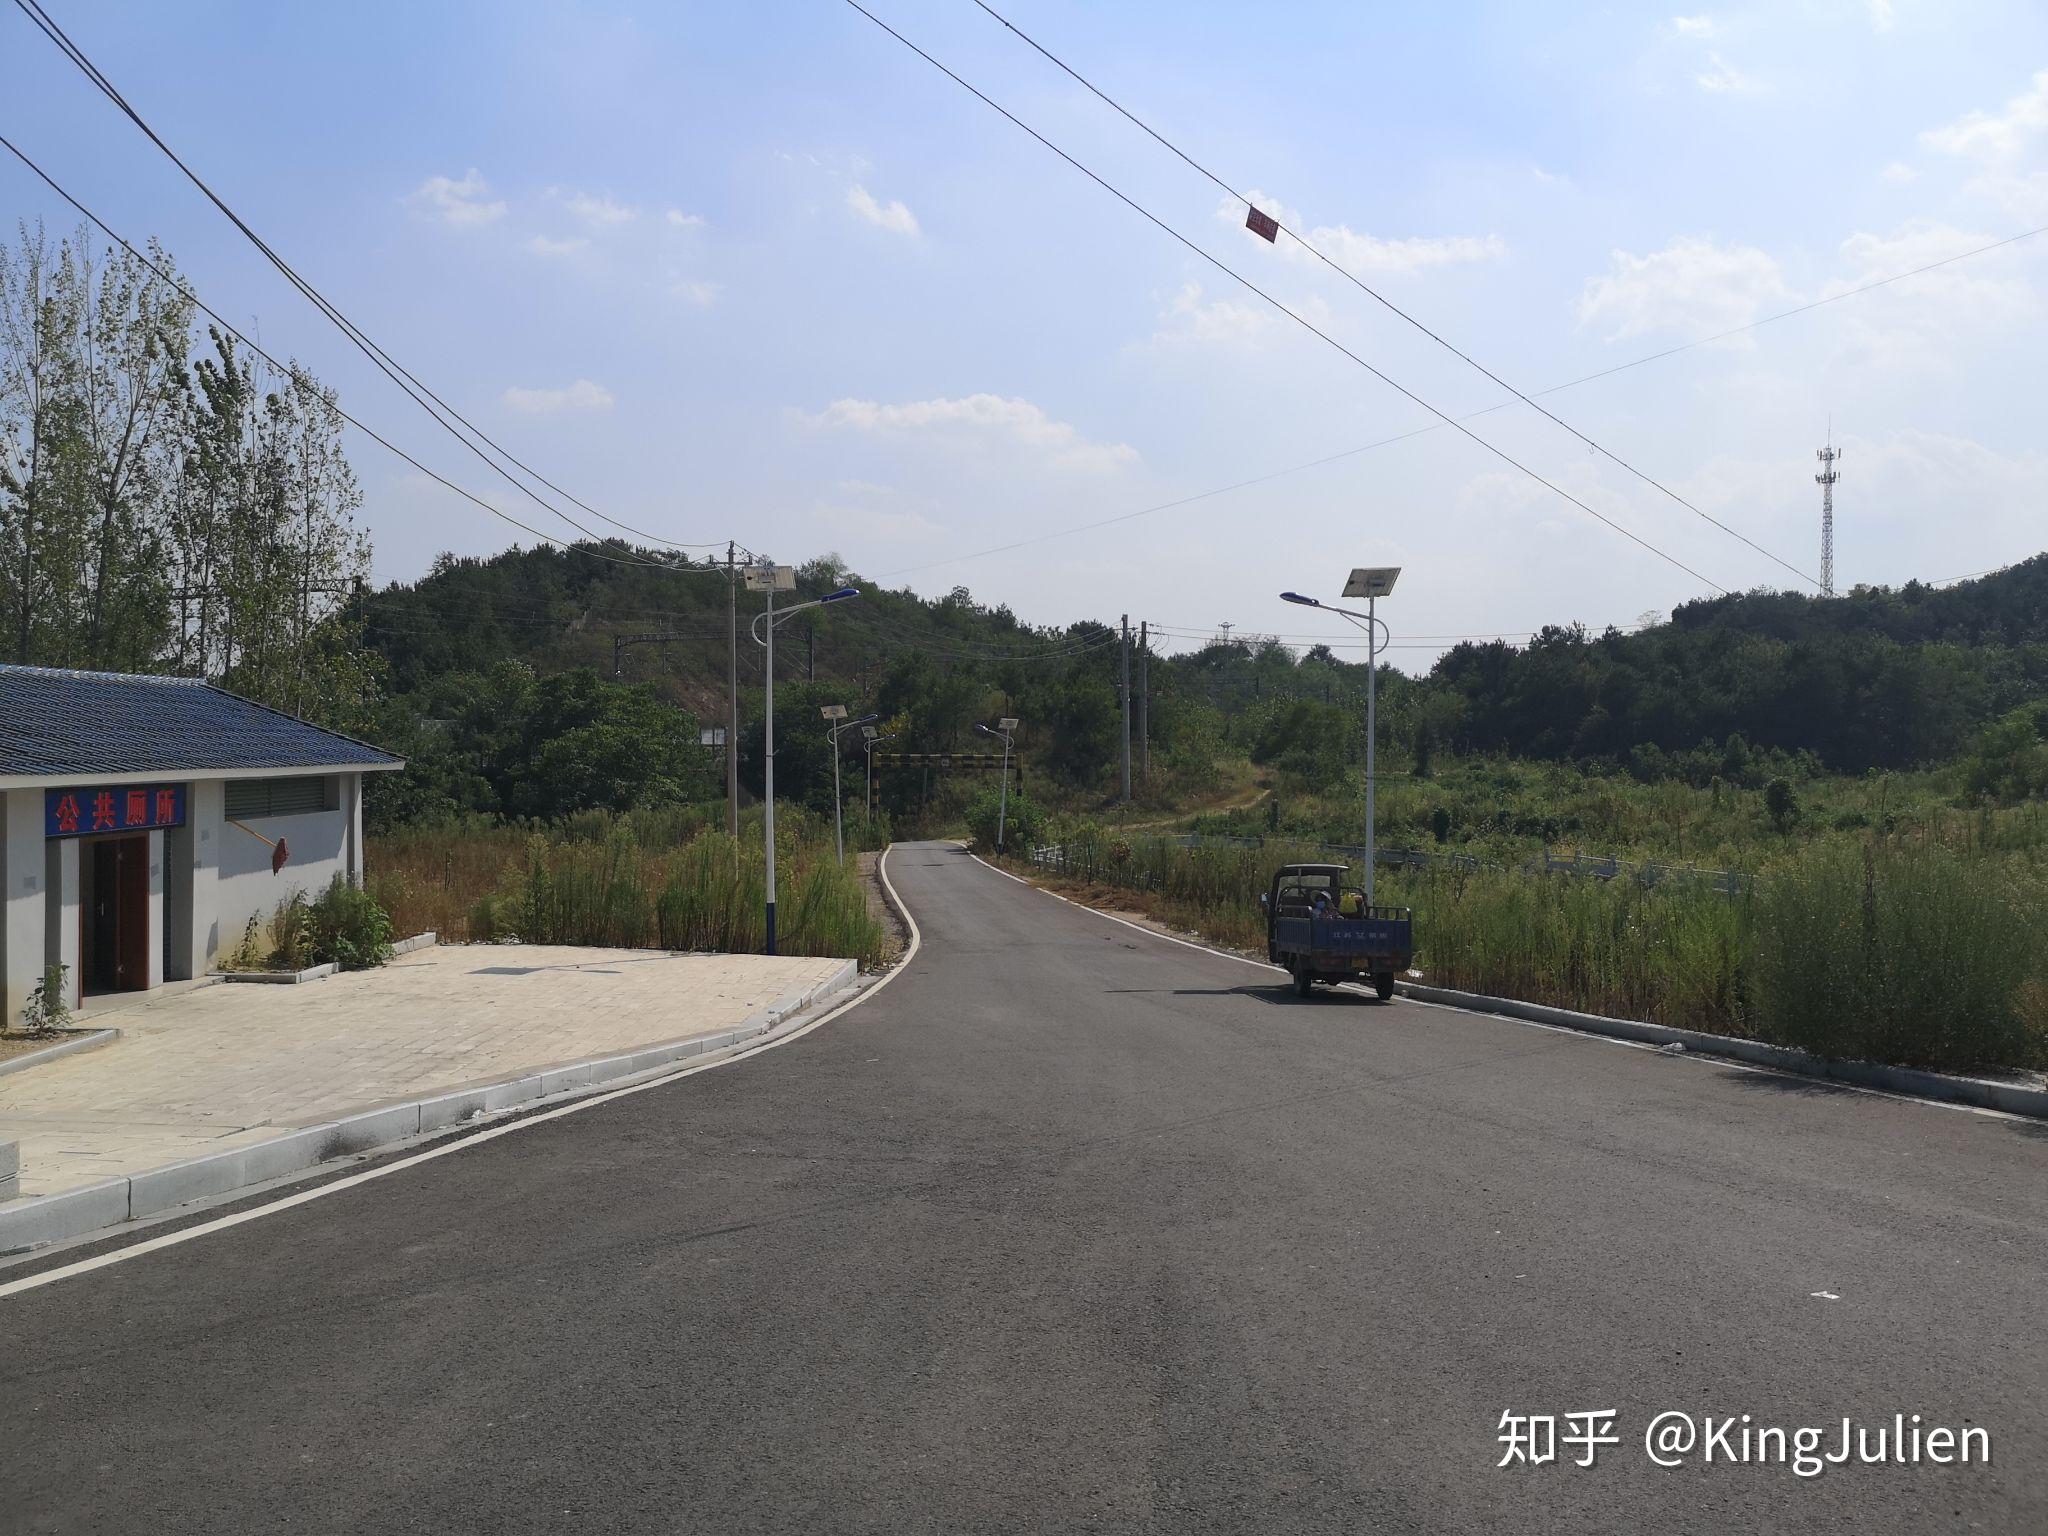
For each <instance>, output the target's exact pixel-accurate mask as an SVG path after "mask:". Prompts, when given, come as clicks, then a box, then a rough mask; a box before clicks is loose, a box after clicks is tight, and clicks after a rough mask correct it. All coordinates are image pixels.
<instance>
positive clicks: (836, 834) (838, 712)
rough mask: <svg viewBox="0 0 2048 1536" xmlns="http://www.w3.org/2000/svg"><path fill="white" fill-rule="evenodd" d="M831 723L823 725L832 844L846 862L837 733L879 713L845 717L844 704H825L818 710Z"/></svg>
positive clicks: (842, 861)
mask: <svg viewBox="0 0 2048 1536" xmlns="http://www.w3.org/2000/svg"><path fill="white" fill-rule="evenodd" d="M818 713H819V714H821V715H823V716H824V717H825V718H826V719H827V720H830V721H832V722H833V723H832V724H831V725H828V726H826V727H825V739H826V740H827V741H829V742H831V743H832V846H833V847H834V848H835V849H836V850H837V851H838V854H839V862H840V863H842V864H844V863H845V862H846V834H845V833H844V832H843V831H841V830H840V822H839V733H840V732H841V731H843V730H845V729H846V728H847V727H848V726H851V725H868V724H870V723H872V722H873V721H876V720H879V719H881V718H882V717H881V716H880V715H862V716H861V717H860V718H859V719H858V720H849V719H847V718H846V706H845V705H844V704H827V705H825V706H824V707H823V708H821V709H820V710H819V711H818Z"/></svg>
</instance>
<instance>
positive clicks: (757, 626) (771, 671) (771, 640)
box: [747, 561, 860, 955]
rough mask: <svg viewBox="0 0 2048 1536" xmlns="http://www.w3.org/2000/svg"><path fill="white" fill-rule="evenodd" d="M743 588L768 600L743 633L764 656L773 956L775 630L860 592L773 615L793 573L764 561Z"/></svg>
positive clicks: (764, 822) (771, 948) (771, 946)
mask: <svg viewBox="0 0 2048 1536" xmlns="http://www.w3.org/2000/svg"><path fill="white" fill-rule="evenodd" d="M747 587H748V590H750V591H754V592H765V593H766V594H767V596H768V606H767V607H766V608H765V609H764V610H763V611H762V612H760V613H758V614H756V615H755V616H754V622H753V623H752V624H750V625H748V626H747V633H748V634H750V635H752V636H753V637H754V644H756V645H758V646H761V647H763V648H764V649H765V650H766V651H767V652H768V657H767V661H766V662H765V663H764V664H763V666H762V668H761V675H762V678H763V681H764V684H765V688H766V695H765V703H764V705H763V708H762V716H763V724H762V727H761V837H762V842H763V844H764V845H765V848H766V851H767V863H768V934H767V943H766V944H765V945H764V946H763V947H762V953H764V954H769V955H772V954H774V953H775V626H776V625H778V624H786V623H788V622H789V621H790V620H791V619H793V618H795V617H796V616H797V615H798V614H800V613H802V612H803V611H804V610H805V609H806V608H822V607H824V606H825V604H827V603H840V602H844V601H846V599H848V598H849V597H859V596H860V588H858V587H841V588H840V589H839V590H838V591H837V592H828V593H826V594H825V595H824V596H823V597H817V598H813V599H812V600H811V601H810V602H808V603H798V604H796V605H795V606H794V607H790V608H785V609H783V610H782V612H780V613H777V612H776V611H775V594H776V593H778V592H793V591H795V590H796V572H795V571H794V570H792V569H791V568H790V567H789V566H786V565H770V564H768V563H767V562H766V561H764V562H762V563H761V564H760V565H752V566H748V567H747Z"/></svg>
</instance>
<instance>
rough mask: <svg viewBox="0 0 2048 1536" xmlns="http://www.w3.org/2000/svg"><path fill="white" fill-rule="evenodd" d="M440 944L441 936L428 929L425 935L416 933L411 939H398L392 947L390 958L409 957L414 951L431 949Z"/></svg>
mask: <svg viewBox="0 0 2048 1536" xmlns="http://www.w3.org/2000/svg"><path fill="white" fill-rule="evenodd" d="M440 942H441V935H440V934H438V933H436V932H434V930H433V929H431V928H429V929H428V930H427V931H426V932H425V933H416V934H414V935H413V936H412V937H411V938H409V939H400V940H399V941H398V942H397V943H396V944H394V945H392V946H391V958H392V959H394V960H396V959H397V958H398V957H399V956H400V955H409V954H411V953H412V952H413V951H414V950H416V949H432V948H433V947H434V946H435V945H436V944H438V943H440Z"/></svg>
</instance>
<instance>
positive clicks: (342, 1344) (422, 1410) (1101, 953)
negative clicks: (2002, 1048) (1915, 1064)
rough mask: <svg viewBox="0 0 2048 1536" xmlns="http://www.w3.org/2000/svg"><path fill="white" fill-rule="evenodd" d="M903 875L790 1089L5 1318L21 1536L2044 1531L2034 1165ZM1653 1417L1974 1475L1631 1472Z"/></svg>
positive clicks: (273, 1219)
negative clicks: (1869, 1448)
mask: <svg viewBox="0 0 2048 1536" xmlns="http://www.w3.org/2000/svg"><path fill="white" fill-rule="evenodd" d="M888 867H889V871H890V874H891V875H892V876H893V878H894V880H895V882H896V885H897V887H898V888H899V890H900V891H901V892H902V894H903V896H904V898H905V899H906V901H907V902H908V904H909V906H910V908H911V910H912V912H913V913H914V914H915V916H916V917H917V920H918V922H919V923H920V924H921V926H922V928H923V934H924V944H923V948H922V950H921V951H920V952H919V953H918V955H917V956H916V957H915V959H914V960H913V961H912V962H911V963H910V967H909V970H908V971H907V972H906V973H905V974H904V975H902V976H901V977H900V978H899V979H898V980H897V981H896V982H895V983H894V984H892V985H891V986H889V987H888V988H887V989H885V990H884V991H882V992H881V993H880V994H879V995H877V996H876V997H875V998H874V999H873V1000H872V1001H869V1002H866V1003H864V1004H862V1005H861V1006H859V1007H857V1008H855V1009H853V1010H851V1011H849V1012H848V1013H846V1014H844V1015H843V1016H841V1017H840V1018H838V1019H836V1020H834V1021H833V1022H831V1023H829V1024H827V1025H825V1026H824V1027H823V1028H822V1029H820V1030H818V1031H816V1032H814V1033H812V1034H811V1035H809V1036H807V1037H805V1038H803V1039H801V1040H798V1041H795V1042H793V1043H791V1044H789V1045H787V1046H784V1047H782V1048H780V1049H777V1050H773V1051H770V1052H767V1053H764V1054H762V1055H760V1056H758V1057H755V1058H752V1059H749V1060H746V1061H743V1062H740V1063H737V1064H735V1065H733V1066H730V1067H726V1068H722V1069H719V1070H716V1071H710V1072H705V1073H701V1074H699V1075H697V1076H694V1077H690V1078H687V1079H684V1080H682V1081H679V1082H677V1083H674V1084H672V1085H667V1086H664V1087H662V1088H659V1089H656V1090H653V1091H650V1092H646V1093H641V1094H637V1095H634V1096H631V1097H627V1098H622V1099H619V1100H617V1101H615V1102H612V1103H607V1104H604V1105H600V1106H598V1107H594V1108H591V1109H589V1110H587V1111H584V1112H581V1113H577V1114H571V1115H567V1116H564V1117H562V1118H559V1119H556V1120H552V1121H549V1122H546V1123H543V1124H539V1125H535V1126H533V1127H531V1128H529V1129H526V1130H523V1131H520V1132H517V1133H514V1134H511V1135H507V1136H503V1137H500V1138H497V1139H495V1140H492V1141H489V1142H487V1143H484V1144H480V1145H478V1146H477V1147H475V1148H474V1149H470V1150H465V1151H462V1152H459V1153H456V1154H454V1155H451V1156H447V1157H442V1158H439V1159H438V1160H435V1161H431V1162H427V1163H424V1164H421V1165H420V1166H418V1167H417V1168H409V1169H406V1170H404V1171H402V1172H399V1173H395V1174H393V1175H392V1176H390V1177H388V1178H384V1179H380V1180H375V1181H372V1182H369V1183H366V1184H363V1185H361V1186H360V1187H356V1188H352V1189H348V1190H346V1191H345V1192H342V1193H338V1194H335V1195H333V1196H331V1197H328V1198H323V1199H318V1200H314V1201H311V1202H309V1203H307V1204H304V1205H302V1206H299V1207H297V1208H294V1209H290V1210H286V1211H282V1212H279V1213H276V1214H273V1215H268V1216H265V1217H263V1218H262V1219H259V1220H255V1221H251V1222H248V1223H246V1224H244V1225H241V1226H238V1227H235V1228H233V1229H231V1230H227V1231H223V1232H218V1233H214V1234H210V1235H207V1236H204V1237H200V1238H197V1239H195V1240H193V1241H191V1242H187V1243H184V1244H182V1245H179V1246H175V1247H170V1248H167V1249H164V1250H162V1251H160V1252H156V1253H152V1254H148V1255H146V1256H143V1257H139V1258H136V1259H133V1260H131V1261H128V1262H124V1263H120V1264H116V1265H113V1266H110V1267H107V1268H105V1269H101V1270H98V1271H95V1272H93V1273H91V1274H87V1275H82V1276H78V1277H75V1278H70V1279H66V1280H62V1281H59V1282H56V1283H53V1284H50V1285H47V1286H44V1287H41V1288H39V1289H35V1290H31V1291H26V1292H23V1293H21V1294H19V1295H16V1296H14V1297H12V1298H11V1299H8V1300H6V1301H4V1302H0V1329H4V1335H0V1337H4V1345H0V1525H4V1527H5V1528H6V1529H9V1530H35V1531H42V1530H65V1531H74V1530H75V1531H87V1530H90V1531H150V1532H166V1531H196V1530H205V1531H228V1530H232V1531H237V1532H251V1531H269V1530H287V1529H288V1530H294V1531H305V1530H316V1531H325V1530H336V1531H378V1532H382V1531H394V1530H413V1529H416V1530H422V1531H471V1530H477V1531H527V1530H543V1529H545V1530H557V1531H575V1532H604V1531H647V1530H655V1531H682V1530H689V1531H749V1532H753V1531H762V1532H766V1531H802V1532H821V1531H874V1532H889V1533H902V1532H927V1531H928V1532H957V1531H1051V1530H1099V1531H1157V1532H1181V1531H1248V1532H1259V1533H1274V1532H1290V1531H1332V1532H1336V1531H1343V1532H1354V1531H1408V1530H1416V1531H1475V1530H1515V1531H1536V1530H1557V1531H1573V1532H1579V1531H1617V1532H1623V1531H1625V1532H1637V1531H1674V1532H1684V1531H1698V1532H1716V1533H1719V1532H1726V1531H1733V1530H1759V1531H1761V1530H1785V1531H1791V1530H1799V1531H1839V1532H1845V1533H1847V1532H1855V1533H1859V1536H1863V1533H1870V1532H1880V1531H1915V1532H1918V1531H1929V1530H1946V1529H1981V1530H1992V1531H2040V1530H2042V1529H2044V1528H2048V1464H2044V1459H2043V1458H2044V1443H2048V1441H2044V1432H2048V1394H2044V1392H2043V1390H2042V1389H2043V1384H2044V1383H2048V1343H2044V1339H2048V1331H2044V1328H2043V1326H2042V1325H2043V1323H2044V1321H2048V1318H2044V1311H2048V1177H2044V1176H2043V1175H2044V1172H2048V1137H2044V1134H2043V1128H2042V1127H2040V1126H2036V1125H2032V1124H2028V1123H2024V1122H2020V1121H2015V1120H2009V1119H2001V1118H1997V1117H1992V1116H1987V1115H1981V1114H1974V1113H1968V1112H1963V1111H1958V1110H1953V1109H1944V1108H1936V1107H1930V1106H1926V1105H1921V1104H1916V1103H1910V1102H1904V1101H1899V1100H1893V1099H1887V1098H1882V1097H1878V1096H1875V1095H1871V1094H1864V1093H1856V1092H1852V1091H1847V1090H1843V1089H1838V1088H1832V1087H1827V1086H1822V1085H1818V1084H1814V1083H1809V1082H1805V1081H1799V1080H1794V1079H1788V1078H1783V1077H1777V1076H1771V1075H1766V1074H1761V1073H1755V1072H1747V1071H1741V1070H1737V1069H1734V1068H1731V1067H1727V1066H1723V1065H1718V1064H1715V1063H1711V1062H1708V1061H1705V1060H1702V1059H1699V1058H1696V1057H1695V1058H1688V1057H1671V1056H1666V1055H1662V1054H1659V1053H1656V1052H1653V1051H1645V1050H1637V1049H1630V1048H1626V1047H1622V1046H1618V1045H1614V1044H1610V1043H1606V1042H1601V1041H1595V1040H1589V1039H1585V1038H1582V1037H1578V1036H1574V1035H1569V1034H1563V1033H1558V1032H1552V1031H1546V1030H1541V1029H1535V1028H1531V1027H1528V1026H1525V1025H1518V1024H1514V1023H1510V1022H1506V1021H1502V1020H1498V1019H1489V1018H1482V1017H1476V1016H1472V1015H1466V1014H1460V1013H1456V1012H1453V1011H1449V1010H1443V1009H1434V1008H1426V1007H1423V1006H1420V1005H1417V1004H1410V1003H1401V1002H1396V1003H1393V1004H1388V1005H1381V1004H1378V1003H1375V1002H1372V1001H1369V1000H1367V999H1365V998H1362V997H1356V996H1347V995H1329V996H1318V997H1317V998H1315V999H1312V1000H1309V1001H1307V1002H1297V1001H1295V1000H1293V999H1292V998H1291V997H1290V996H1289V995H1288V994H1287V992H1286V990H1285V987H1284V983H1283V982H1282V980H1281V978H1278V977H1277V976H1274V975H1272V974H1271V973H1268V972H1264V971H1261V970H1258V969H1255V968H1253V967H1250V966H1247V965H1245V964H1242V963H1240V962H1235V961H1231V960H1228V959H1224V958H1219V957H1214V956H1211V955H1207V954H1204V953H1201V952H1199V951H1196V950H1193V949H1189V948H1185V947H1182V946H1178V945H1175V944H1172V943H1170V942H1167V941H1165V940H1161V939H1157V938H1154V937H1151V936H1148V935H1145V934H1142V933H1140V932H1137V931H1134V930H1132V929H1130V928H1126V927H1123V926H1119V925H1117V924H1115V923H1112V922H1110V921H1108V920H1107V919H1105V918H1103V917H1100V916H1098V915H1096V914H1092V913H1088V912H1084V911H1081V910H1079V909H1077V908H1074V907H1071V906H1068V905H1065V904H1063V903H1060V902H1057V901H1055V900H1053V899H1051V898H1050V897H1048V896H1046V895H1044V894H1041V893H1038V892H1034V891H1032V890H1030V889H1028V888H1026V887H1024V886H1023V885H1020V884H1018V883H1016V882H1014V881H1012V880H1010V879H1008V878H1005V877H1004V876H1002V875H999V874H997V873H995V872H994V871H991V870H989V869H987V868H986V867H984V866H982V865H980V864H978V863H976V862H974V861H972V860H970V859H969V858H967V857H966V856H965V855H964V854H962V853H961V852H959V851H958V850H957V849H954V848H952V847H950V846H946V845H931V844H923V845H909V846H905V847H902V848H899V849H897V850H896V851H895V852H894V853H892V855H891V856H890V859H889V865H888ZM21 1273H24V1271H21V1270H13V1271H5V1272H0V1279H6V1278H15V1277H18V1276H19V1275H20V1274H21ZM1608 1409H1611V1410H1613V1411H1614V1419H1613V1421H1612V1432H1613V1433H1614V1434H1615V1435H1617V1436H1618V1437H1619V1440H1620V1443H1619V1444H1616V1445H1606V1446H1600V1447H1597V1448H1596V1450H1597V1456H1596V1460H1595V1464H1594V1465H1592V1466H1591V1467H1580V1466H1577V1465H1574V1464H1572V1463H1573V1461H1575V1460H1576V1459H1577V1458H1578V1457H1579V1456H1580V1455H1581V1454H1582V1451H1581V1450H1579V1449H1574V1448H1568V1447H1567V1446H1566V1444H1565V1443H1564V1441H1563V1438H1562V1431H1563V1430H1564V1429H1565V1428H1568V1427H1569V1426H1568V1424H1566V1423H1565V1422H1564V1421H1562V1418H1561V1416H1563V1415H1566V1414H1570V1413H1583V1412H1590V1411H1593V1410H1608ZM1667 1410H1677V1411H1683V1412H1686V1413H1689V1414H1693V1415H1699V1416H1704V1415H1713V1416H1715V1417H1716V1418H1719V1417H1722V1416H1730V1417H1735V1418H1736V1419H1737V1420H1738V1425H1739V1416H1740V1415H1742V1414H1744V1413H1747V1414H1749V1415H1751V1416H1752V1417H1751V1423H1752V1425H1753V1426H1759V1427H1760V1426H1777V1427H1785V1428H1793V1429H1796V1428H1798V1427H1800V1426H1816V1427H1818V1426H1830V1442H1829V1445H1824V1446H1823V1447H1822V1449H1827V1448H1829V1446H1830V1445H1831V1443H1832V1436H1833V1434H1834V1433H1835V1430H1834V1428H1833V1426H1838V1425H1839V1421H1840V1420H1841V1419H1842V1418H1843V1417H1844V1416H1845V1415H1846V1416H1848V1417H1849V1418H1851V1419H1852V1420H1855V1421H1858V1422H1859V1423H1861V1424H1863V1425H1866V1426H1873V1427H1874V1426H1878V1425H1882V1426H1884V1427H1885V1428H1887V1429H1889V1428H1890V1427H1891V1426H1892V1424H1893V1415H1894V1414H1904V1415H1911V1414H1914V1413H1918V1414H1920V1415H1921V1416H1922V1422H1923V1424H1924V1425H1926V1426H1929V1427H1932V1426H1934V1425H1943V1426H1948V1427H1951V1428H1954V1429H1956V1430H1961V1429H1963V1428H1964V1427H1966V1426H1977V1427H1981V1428H1982V1429H1984V1430H1986V1431H1988V1433H1989V1435H1990V1437H1991V1441H1992V1457H1993V1460H1992V1464H1991V1465H1989V1466H1982V1465H1969V1466H1957V1465H1948V1466H1936V1465H1932V1464H1929V1463H1926V1462H1923V1463H1922V1464H1920V1465H1917V1466H1912V1465H1908V1466H1897V1465H1876V1466H1863V1465H1853V1464H1852V1465H1847V1466H1837V1467H1830V1468H1828V1469H1827V1470H1826V1471H1825V1472H1824V1473H1823V1474H1822V1475H1821V1476H1818V1477H1814V1478H1806V1479H1803V1478H1801V1477H1799V1476H1797V1475H1795V1473H1794V1472H1793V1470H1792V1469H1791V1468H1790V1467H1788V1466H1783V1465H1776V1464H1769V1465H1758V1464H1738V1465H1726V1464H1716V1465H1712V1466H1701V1465H1697V1464H1696V1462H1697V1459H1698V1453H1697V1451H1696V1452H1695V1455H1694V1457H1693V1460H1692V1462H1690V1463H1688V1464H1686V1465H1683V1466H1678V1467H1674V1468H1670V1469H1661V1468H1659V1467H1657V1466H1656V1465H1654V1464H1653V1463H1652V1462H1651V1461H1650V1460H1649V1459H1648V1457H1647V1455H1646V1454H1645V1449H1644V1445H1643V1435H1644V1431H1645V1427H1646V1426H1647V1424H1648V1423H1649V1421H1650V1420H1651V1418H1652V1417H1653V1416H1654V1415H1656V1414H1658V1413H1661V1412H1665V1411H1667ZM1504 1413H1513V1414H1519V1415H1544V1414H1548V1415H1555V1416H1560V1425H1559V1428H1560V1440H1559V1445H1558V1451H1559V1459H1558V1460H1557V1461H1554V1462H1550V1463H1548V1464H1544V1465H1537V1466H1529V1465H1523V1464H1511V1465H1509V1466H1506V1467H1500V1466H1497V1465H1496V1463H1497V1462H1498V1461H1499V1460H1500V1458H1501V1457H1502V1456H1503V1454H1505V1452H1506V1449H1507V1447H1506V1446H1504V1445H1503V1443H1502V1442H1501V1440H1500V1438H1499V1437H1500V1435H1501V1433H1502V1431H1501V1419H1502V1415H1503V1414H1504ZM1909 1422H1910V1421H1909ZM1729 1444H1730V1445H1731V1447H1733V1446H1735V1445H1739V1436H1738V1437H1736V1438H1732V1439H1731V1440H1730V1441H1729Z"/></svg>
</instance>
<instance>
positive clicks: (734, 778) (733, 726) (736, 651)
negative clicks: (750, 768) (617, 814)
mask: <svg viewBox="0 0 2048 1536" xmlns="http://www.w3.org/2000/svg"><path fill="white" fill-rule="evenodd" d="M725 625H726V629H727V631H728V638H729V639H730V640H731V642H732V655H731V657H730V658H729V660H728V662H727V671H726V721H725V831H726V835H727V836H728V837H733V838H737V837H738V836H739V835H740V578H739V570H738V568H737V567H736V566H735V565H734V564H733V541H732V540H731V539H727V540H726V541H725Z"/></svg>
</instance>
